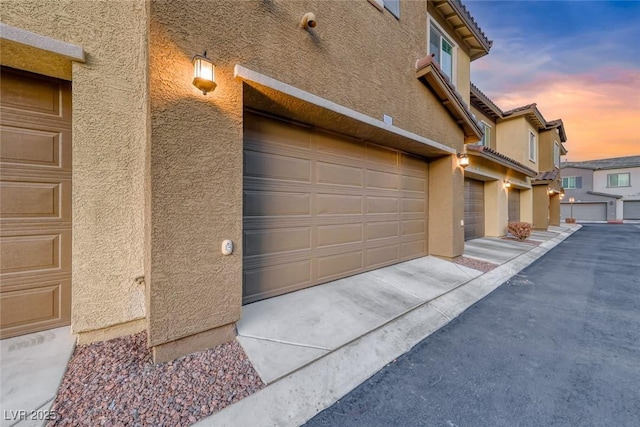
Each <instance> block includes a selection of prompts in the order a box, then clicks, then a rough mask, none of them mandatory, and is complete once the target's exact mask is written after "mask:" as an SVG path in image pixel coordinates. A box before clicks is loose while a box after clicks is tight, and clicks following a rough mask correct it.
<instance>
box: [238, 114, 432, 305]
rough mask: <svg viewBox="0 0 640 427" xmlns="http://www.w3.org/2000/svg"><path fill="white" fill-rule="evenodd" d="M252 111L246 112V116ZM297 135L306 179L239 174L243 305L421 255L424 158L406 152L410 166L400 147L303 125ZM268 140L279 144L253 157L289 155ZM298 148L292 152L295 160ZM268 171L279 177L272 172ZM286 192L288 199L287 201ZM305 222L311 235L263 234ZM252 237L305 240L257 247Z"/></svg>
mask: <svg viewBox="0 0 640 427" xmlns="http://www.w3.org/2000/svg"><path fill="white" fill-rule="evenodd" d="M252 116H253V115H252V114H248V115H247V118H246V120H245V121H246V122H249V121H250V120H251V119H250V117H252ZM269 120H271V119H269ZM287 126H292V125H290V124H287ZM265 128H268V127H265ZM303 129H304V128H303ZM303 133H307V134H309V136H308V137H309V139H310V141H311V142H312V143H311V146H310V149H309V152H308V153H306V155H307V156H308V158H307V160H309V161H310V168H311V171H310V177H311V179H310V181H311V182H309V183H305V182H301V181H295V182H294V181H284V180H279V179H274V178H272V177H259V176H248V175H247V174H245V179H244V185H245V207H244V220H243V227H244V233H245V250H244V258H243V269H244V271H245V276H244V277H245V287H244V292H245V294H244V297H243V302H244V303H248V302H252V301H256V300H259V299H262V298H267V297H269V296H274V295H279V294H282V293H286V292H291V291H293V290H297V289H301V288H304V287H308V286H313V285H316V284H320V283H324V282H327V281H330V280H335V279H338V278H341V277H345V276H349V275H352V274H357V273H361V272H364V271H367V270H371V269H374V268H379V267H380V266H382V265H390V264H393V263H396V262H399V261H400V260H402V259H411V258H416V257H419V256H424V255H425V254H426V206H427V203H426V200H425V199H426V188H427V165H426V162H424V161H422V160H420V162H421V164H419V163H416V160H419V159H417V158H414V157H412V156H408V157H407V161H406V163H407V164H409V165H411V167H412V168H411V169H409V168H408V167H404V166H401V165H400V163H401V162H400V160H399V159H400V156H401V153H399V152H398V151H394V150H390V149H386V148H383V147H378V146H376V145H373V144H365V143H362V142H359V141H353V140H351V139H349V138H342V137H339V136H336V135H333V134H331V133H327V132H324V131H318V130H312V129H304V132H303ZM251 137H252V138H254V139H252V140H250V141H249V142H248V144H245V153H246V152H247V151H251V150H253V147H255V146H257V145H258V144H259V143H257V142H255V139H259V138H260V136H258V135H255V133H252V134H251ZM306 137H307V136H302V138H306ZM273 140H279V141H280V144H281V145H278V146H277V147H269V146H268V144H265V145H264V146H263V148H261V149H260V150H258V151H255V152H259V153H260V154H258V155H256V156H255V159H251V161H252V162H253V161H256V162H260V161H265V162H269V161H271V160H272V158H271V157H269V156H268V155H271V154H273V153H274V152H277V153H280V152H282V153H285V152H286V153H287V156H292V155H291V151H290V150H289V148H286V147H285V146H284V145H283V143H282V141H283V139H282V138H280V139H278V138H273V137H272V136H265V137H264V141H273ZM300 152H301V150H299V151H298V152H296V154H295V155H294V156H293V157H296V158H299V156H300ZM262 154H264V155H265V158H264V159H261V157H262ZM245 159H246V157H245ZM260 167H261V166H260V165H257V166H252V167H251V168H248V169H249V170H250V171H251V170H260ZM278 167H285V165H284V164H281V165H279V166H278ZM270 173H271V176H280V175H279V174H278V172H277V171H274V172H270ZM401 185H405V187H406V190H405V189H401V188H400V187H401ZM288 194H291V195H293V197H292V198H287V195H288ZM304 195H307V196H308V197H307V198H305V197H304ZM298 197H299V198H300V200H296V198H298ZM283 203H287V204H289V206H286V207H283ZM300 205H303V206H304V207H303V208H301V207H300ZM302 213H303V214H302ZM301 214H302V215H301ZM306 227H308V228H309V229H310V231H311V235H310V236H308V235H306V234H305V235H304V237H303V236H302V235H301V234H300V235H293V234H292V235H289V236H287V235H286V233H285V234H282V233H280V232H274V233H271V232H269V231H268V232H262V230H275V229H301V228H306ZM401 230H402V235H401V233H400V231H401ZM257 238H260V239H274V240H283V239H286V240H300V241H303V243H302V244H300V245H298V244H283V243H281V242H274V243H265V242H260V243H259V244H258V243H257V240H256V239H257ZM309 245H310V247H309ZM289 266H291V269H292V272H291V273H289V270H288V269H289ZM303 266H304V267H303ZM307 267H308V268H307ZM274 272H275V273H274ZM283 276H286V278H284V277H283ZM290 277H295V279H291V280H290Z"/></svg>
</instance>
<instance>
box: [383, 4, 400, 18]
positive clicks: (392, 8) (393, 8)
mask: <svg viewBox="0 0 640 427" xmlns="http://www.w3.org/2000/svg"><path fill="white" fill-rule="evenodd" d="M382 3H383V4H384V7H385V9H387V10H388V11H389V12H391V14H392V15H393V16H395V17H396V18H398V19H400V0H382Z"/></svg>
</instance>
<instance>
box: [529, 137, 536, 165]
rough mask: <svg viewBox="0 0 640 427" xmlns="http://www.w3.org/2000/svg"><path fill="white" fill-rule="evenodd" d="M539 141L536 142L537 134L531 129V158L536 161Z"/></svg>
mask: <svg viewBox="0 0 640 427" xmlns="http://www.w3.org/2000/svg"><path fill="white" fill-rule="evenodd" d="M537 145H538V144H537V143H536V135H535V134H534V133H533V132H531V131H529V160H531V161H532V162H535V161H536V148H537Z"/></svg>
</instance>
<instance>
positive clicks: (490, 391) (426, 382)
mask: <svg viewBox="0 0 640 427" xmlns="http://www.w3.org/2000/svg"><path fill="white" fill-rule="evenodd" d="M639 253H640V226H636V225H585V226H584V227H583V228H582V229H581V230H580V231H578V232H577V233H575V234H574V235H572V236H571V237H570V238H569V239H567V240H566V241H564V242H563V243H562V244H560V245H559V246H557V247H556V248H555V249H552V250H551V251H550V252H548V253H547V254H546V255H544V256H543V257H542V258H540V259H539V260H538V261H537V262H535V263H534V264H532V265H531V266H529V267H528V268H526V269H525V270H523V271H521V272H520V273H519V274H517V275H516V276H514V277H512V278H511V279H510V280H509V281H508V282H507V283H506V285H504V286H501V287H500V288H498V289H497V290H496V291H495V292H493V293H492V294H491V295H489V296H488V297H486V298H485V299H483V300H481V301H480V302H478V303H477V304H476V305H474V306H473V307H471V308H470V309H469V310H467V311H466V312H464V313H463V314H462V315H461V316H459V317H458V318H456V319H454V320H453V321H452V322H451V323H449V324H448V325H447V326H445V327H444V328H442V329H440V330H439V331H438V332H436V333H434V334H433V335H431V336H430V337H428V338H426V339H425V340H423V341H422V342H421V343H420V344H418V345H417V346H416V347H414V348H413V349H412V350H411V351H410V352H408V353H407V354H405V355H404V356H402V357H400V358H398V359H397V361H395V362H394V363H392V364H390V365H389V366H387V367H386V368H385V369H383V370H382V371H380V372H378V373H377V374H376V375H374V376H373V377H371V378H370V379H369V380H367V381H366V382H364V383H363V384H362V385H360V386H359V387H358V388H356V389H355V390H353V391H352V392H351V393H349V394H348V395H346V396H344V397H343V398H342V399H340V401H339V402H337V403H336V404H334V405H333V406H331V407H329V408H328V409H326V410H324V411H323V412H321V413H320V414H319V415H317V416H316V417H315V418H313V419H312V420H311V421H310V422H309V423H308V424H307V425H309V426H386V425H404V426H414V425H420V426H601V425H616V426H637V425H638V420H639V419H640V387H639V384H640V257H639V255H638V254H639Z"/></svg>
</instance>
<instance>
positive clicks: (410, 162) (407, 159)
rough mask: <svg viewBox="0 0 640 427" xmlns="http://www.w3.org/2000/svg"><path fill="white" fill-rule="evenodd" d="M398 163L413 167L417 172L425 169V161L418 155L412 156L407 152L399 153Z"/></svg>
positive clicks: (409, 167) (422, 171)
mask: <svg viewBox="0 0 640 427" xmlns="http://www.w3.org/2000/svg"><path fill="white" fill-rule="evenodd" d="M400 164H401V165H402V166H403V167H406V168H408V169H414V170H416V171H419V173H424V172H425V171H426V163H425V162H424V159H421V158H420V157H416V156H412V155H411V154H407V153H400Z"/></svg>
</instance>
